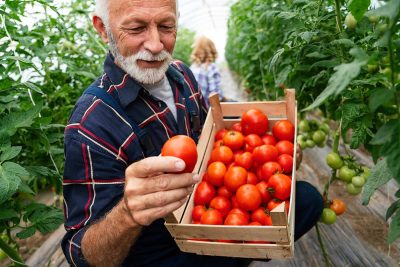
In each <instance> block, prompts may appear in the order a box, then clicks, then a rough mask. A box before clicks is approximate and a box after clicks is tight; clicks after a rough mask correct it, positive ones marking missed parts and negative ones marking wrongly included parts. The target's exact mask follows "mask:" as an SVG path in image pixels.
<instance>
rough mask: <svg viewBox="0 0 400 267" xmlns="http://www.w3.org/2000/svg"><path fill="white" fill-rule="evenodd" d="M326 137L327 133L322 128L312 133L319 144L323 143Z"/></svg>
mask: <svg viewBox="0 0 400 267" xmlns="http://www.w3.org/2000/svg"><path fill="white" fill-rule="evenodd" d="M325 138H326V134H325V132H323V131H322V130H317V131H315V132H314V133H313V135H312V139H313V141H314V142H315V143H316V144H317V145H318V144H323V143H324V142H325Z"/></svg>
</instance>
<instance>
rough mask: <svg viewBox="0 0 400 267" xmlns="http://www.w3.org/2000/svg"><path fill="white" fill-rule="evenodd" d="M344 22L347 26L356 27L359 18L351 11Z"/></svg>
mask: <svg viewBox="0 0 400 267" xmlns="http://www.w3.org/2000/svg"><path fill="white" fill-rule="evenodd" d="M344 24H346V26H347V28H349V29H355V28H356V26H357V20H356V18H355V17H354V16H353V14H351V13H350V12H349V13H348V14H347V16H346V18H345V19H344Z"/></svg>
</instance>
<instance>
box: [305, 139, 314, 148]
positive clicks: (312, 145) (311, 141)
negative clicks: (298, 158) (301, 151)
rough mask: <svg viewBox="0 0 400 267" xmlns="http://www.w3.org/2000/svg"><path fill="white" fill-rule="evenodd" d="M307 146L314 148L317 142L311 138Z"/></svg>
mask: <svg viewBox="0 0 400 267" xmlns="http://www.w3.org/2000/svg"><path fill="white" fill-rule="evenodd" d="M306 147H308V148H313V147H315V142H314V141H313V140H311V139H308V140H307V141H306Z"/></svg>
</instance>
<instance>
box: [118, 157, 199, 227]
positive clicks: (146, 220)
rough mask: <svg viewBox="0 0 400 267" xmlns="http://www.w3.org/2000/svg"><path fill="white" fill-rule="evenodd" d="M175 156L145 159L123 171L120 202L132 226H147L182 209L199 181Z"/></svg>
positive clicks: (197, 176)
mask: <svg viewBox="0 0 400 267" xmlns="http://www.w3.org/2000/svg"><path fill="white" fill-rule="evenodd" d="M183 169H185V163H184V161H183V160H181V159H178V158H175V157H148V158H145V159H143V160H141V161H137V162H135V163H133V164H131V165H130V166H129V167H128V168H127V169H126V171H125V192H124V200H125V205H126V208H127V211H128V212H129V213H130V214H131V216H132V219H133V221H134V223H135V224H138V225H149V224H151V223H152V222H153V221H155V220H157V219H159V218H163V217H165V216H166V215H167V214H169V213H171V212H173V211H174V210H176V209H178V208H179V207H180V206H182V205H183V204H184V203H185V202H186V200H187V196H188V195H189V194H190V193H191V192H192V191H193V185H194V184H195V183H197V182H198V181H199V180H200V178H199V175H197V174H193V173H180V174H177V173H176V172H179V171H182V170H183Z"/></svg>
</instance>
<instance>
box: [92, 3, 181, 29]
mask: <svg viewBox="0 0 400 267" xmlns="http://www.w3.org/2000/svg"><path fill="white" fill-rule="evenodd" d="M109 2H110V0H96V8H95V11H94V14H95V15H96V16H98V17H100V18H101V19H102V20H103V23H104V24H105V25H108V17H109V16H108V4H109ZM175 12H176V19H177V20H178V18H179V1H178V0H175Z"/></svg>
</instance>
